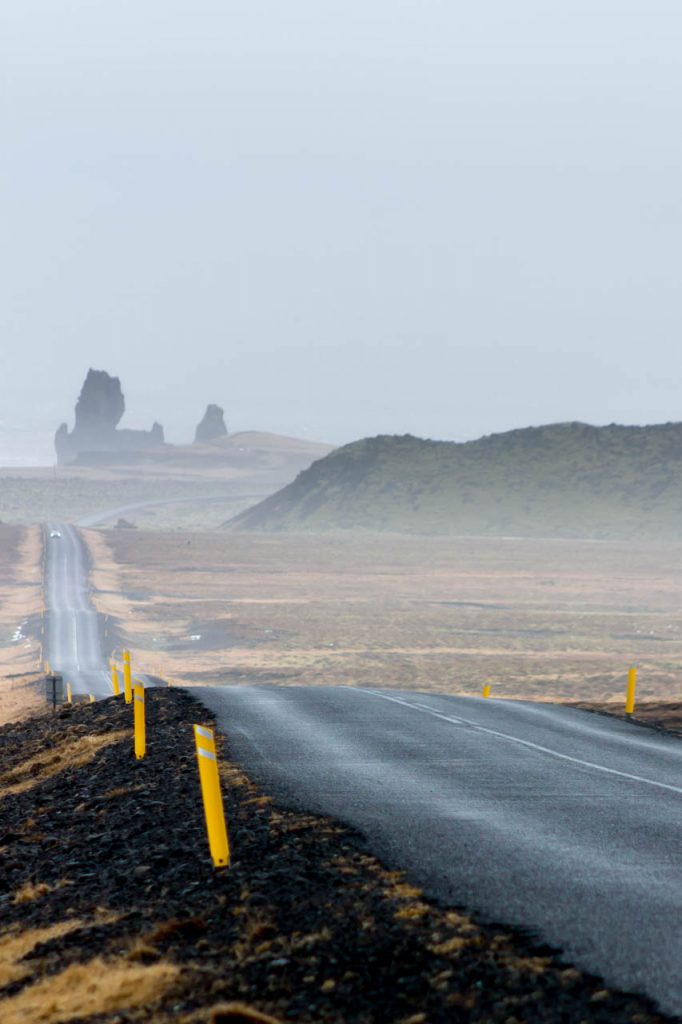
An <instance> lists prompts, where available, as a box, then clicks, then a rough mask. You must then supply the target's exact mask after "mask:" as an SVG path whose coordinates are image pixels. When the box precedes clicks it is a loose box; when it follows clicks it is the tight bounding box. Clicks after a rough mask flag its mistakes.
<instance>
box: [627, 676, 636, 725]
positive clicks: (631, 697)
mask: <svg viewBox="0 0 682 1024" xmlns="http://www.w3.org/2000/svg"><path fill="white" fill-rule="evenodd" d="M636 687H637V669H636V668H635V666H634V665H633V666H632V668H631V669H630V671H629V672H628V689H627V693H626V695H625V714H626V715H631V714H632V713H633V711H634V710H635V689H636Z"/></svg>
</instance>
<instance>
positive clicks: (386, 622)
mask: <svg viewBox="0 0 682 1024" xmlns="http://www.w3.org/2000/svg"><path fill="white" fill-rule="evenodd" d="M88 543H89V545H90V549H91V553H92V555H93V561H94V563H95V566H96V569H95V573H94V581H95V584H96V586H97V587H98V588H99V593H98V594H97V602H98V607H99V609H100V611H102V612H105V613H108V614H110V615H111V616H113V617H114V618H115V619H116V620H117V625H118V626H119V628H120V629H122V630H123V633H124V640H125V642H126V643H127V644H129V645H130V646H131V648H132V649H133V651H134V652H135V657H136V660H137V664H138V666H140V667H142V668H143V669H144V670H145V671H148V672H150V673H152V674H156V675H159V676H163V677H164V678H170V679H174V680H176V681H177V682H181V683H183V684H185V685H192V684H194V683H198V684H200V683H211V684H216V685H220V684H221V683H242V682H244V683H263V682H265V683H277V684H283V685H293V684H302V685H345V686H358V685H359V686H367V685H371V686H385V687H395V688H402V689H415V690H421V691H427V692H428V691H430V692H441V693H470V694H471V693H474V694H476V693H480V690H481V687H482V685H483V683H484V682H488V683H491V684H492V687H493V696H494V697H505V696H506V697H525V698H528V699H531V700H544V699H548V700H573V699H585V700H603V701H612V700H620V699H621V696H622V692H623V688H624V685H625V676H626V673H627V668H628V666H629V664H630V663H631V662H634V663H637V664H638V665H639V668H640V676H639V699H640V701H641V700H645V699H646V698H647V697H648V698H650V699H655V698H661V697H663V696H668V695H671V696H672V695H674V693H675V687H679V671H678V665H679V663H680V660H682V611H680V609H681V608H682V578H680V577H679V574H678V573H677V572H676V569H675V567H676V565H677V558H678V555H682V548H680V549H679V551H678V550H677V548H675V549H671V546H669V545H660V546H657V545H634V544H628V545H624V544H616V543H594V542H584V541H575V542H573V541H542V540H533V541H530V540H529V541H524V540H521V541H518V540H517V541H510V540H504V539H480V538H479V539H477V538H466V539H459V538H420V537H409V538H408V537H395V536H393V537H392V536H386V535H382V536H377V537H353V536H346V535H344V536H325V537H324V538H316V537H314V536H308V537H303V536H286V535H278V536H267V535H262V536H248V535H233V534H224V533H220V532H216V533H203V534H197V533H195V534H187V533H175V534H169V533H165V534H153V533H145V534H144V535H139V534H138V535H135V532H134V531H130V532H129V533H125V532H124V531H110V532H108V533H106V532H103V533H97V532H94V531H91V532H90V533H89V534H88ZM128 595H132V596H128Z"/></svg>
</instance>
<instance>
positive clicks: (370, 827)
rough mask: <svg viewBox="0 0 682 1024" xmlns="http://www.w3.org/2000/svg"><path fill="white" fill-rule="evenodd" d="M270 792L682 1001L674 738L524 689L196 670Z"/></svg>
mask: <svg viewBox="0 0 682 1024" xmlns="http://www.w3.org/2000/svg"><path fill="white" fill-rule="evenodd" d="M190 692H191V693H192V694H194V695H196V696H197V697H199V698H200V699H201V700H202V701H203V702H204V703H205V704H206V705H207V706H208V707H209V708H211V709H212V710H213V711H214V712H215V713H216V714H217V716H218V724H219V726H220V728H221V729H222V731H223V732H224V733H225V734H226V735H227V737H228V738H229V744H230V750H231V753H232V755H234V756H236V757H237V758H238V759H239V760H240V761H241V762H242V763H243V764H244V766H245V767H246V769H247V770H248V772H249V773H250V774H251V776H252V777H253V778H255V779H257V780H258V781H260V782H261V783H262V784H263V785H264V786H265V787H266V788H267V791H268V793H270V794H271V795H273V796H274V797H275V798H277V799H279V800H281V801H283V802H286V803H287V804H289V805H290V806H293V807H296V808H304V809H306V810H309V811H313V812H317V813H322V814H329V815H333V816H334V817H337V818H340V819H341V820H342V821H345V822H347V823H349V824H350V825H353V826H355V827H357V828H358V829H360V830H361V831H362V832H363V833H364V834H365V835H366V836H367V837H368V839H369V841H370V844H371V847H372V849H373V851H374V852H375V853H377V854H378V855H379V856H381V857H383V859H384V860H385V861H386V862H388V863H390V864H391V865H394V866H399V867H403V868H407V869H409V872H410V874H411V876H412V878H413V879H415V880H416V881H417V882H418V883H419V884H421V885H422V886H423V887H424V889H425V891H426V892H427V893H429V894H430V895H432V896H435V897H437V898H440V899H442V900H444V901H446V902H447V903H449V904H451V905H452V904H454V905H464V906H467V907H470V908H476V909H477V910H478V911H479V912H481V913H482V914H483V915H485V916H486V917H487V918H489V919H491V920H494V921H504V922H506V923H508V924H515V925H520V926H523V927H526V928H529V929H530V930H531V931H532V932H533V933H534V934H535V935H537V936H538V937H540V938H541V939H542V940H544V941H545V942H547V943H548V944H550V945H554V946H558V947H560V948H562V949H563V950H564V951H565V954H566V956H567V957H568V959H569V960H571V961H573V962H575V963H577V964H578V965H579V966H581V967H583V968H585V969H587V970H591V971H593V972H595V973H597V974H601V975H603V976H604V977H605V978H606V980H607V983H608V984H611V985H616V986H618V987H620V988H623V989H625V990H633V991H637V992H642V993H646V994H648V995H650V996H651V997H653V998H654V999H656V1000H657V1001H658V1002H659V1003H660V1005H661V1007H662V1008H663V1009H665V1010H667V1011H668V1012H672V1013H675V1014H682V970H681V966H682V742H681V741H680V740H677V739H675V738H673V737H670V736H665V735H659V734H656V733H654V732H653V731H649V730H645V729H642V728H639V727H638V726H636V725H633V724H630V723H628V722H622V721H617V720H615V719H608V718H606V717H603V716H598V715H594V714H590V713H589V712H584V711H577V710H574V709H571V708H562V707H552V706H549V705H542V704H532V703H525V702H516V701H494V700H482V699H476V698H464V697H445V696H426V695H423V694H418V693H404V692H398V691H372V690H359V689H358V690H354V689H344V688H326V687H320V688H303V687H291V688H289V687H282V688H275V687H220V688H209V687H197V688H195V687H192V688H191V690H190Z"/></svg>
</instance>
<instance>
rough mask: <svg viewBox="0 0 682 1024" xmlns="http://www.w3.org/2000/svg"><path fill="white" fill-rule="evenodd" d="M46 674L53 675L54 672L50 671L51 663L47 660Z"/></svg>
mask: <svg viewBox="0 0 682 1024" xmlns="http://www.w3.org/2000/svg"><path fill="white" fill-rule="evenodd" d="M45 675H46V676H51V675H52V673H51V672H50V663H49V661H46V662H45Z"/></svg>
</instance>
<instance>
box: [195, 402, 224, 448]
mask: <svg viewBox="0 0 682 1024" xmlns="http://www.w3.org/2000/svg"><path fill="white" fill-rule="evenodd" d="M226 434H227V427H226V426H225V413H224V411H223V410H222V409H221V408H220V406H219V405H209V406H207V407H206V412H205V413H204V418H203V420H202V421H201V423H200V424H199V426H198V427H197V429H196V433H195V435H194V442H195V444H196V443H197V442H203V441H214V440H215V439H216V438H217V437H225V435H226Z"/></svg>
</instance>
